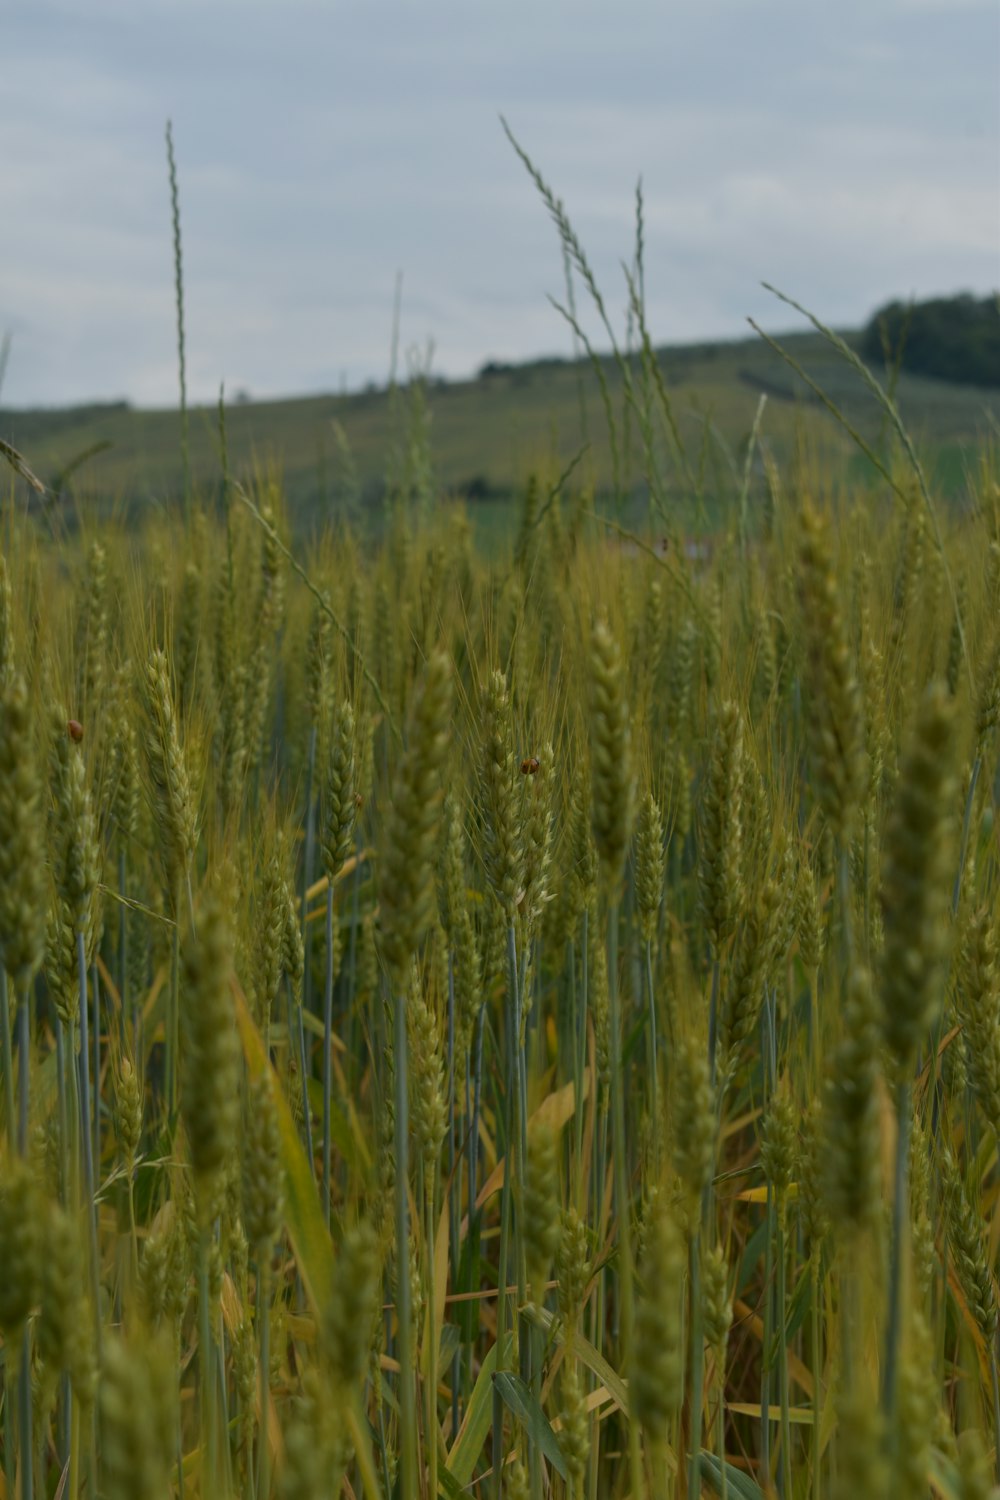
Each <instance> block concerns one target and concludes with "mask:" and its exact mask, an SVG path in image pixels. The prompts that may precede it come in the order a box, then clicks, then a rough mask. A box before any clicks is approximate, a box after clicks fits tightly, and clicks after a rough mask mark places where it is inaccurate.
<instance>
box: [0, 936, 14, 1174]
mask: <svg viewBox="0 0 1000 1500" xmlns="http://www.w3.org/2000/svg"><path fill="white" fill-rule="evenodd" d="M0 1041H2V1047H3V1097H4V1107H5V1110H6V1115H7V1142H8V1145H9V1147H10V1149H11V1150H13V1147H14V1141H15V1140H16V1138H17V1108H16V1106H15V1103H14V1046H13V1041H12V1039H11V1032H10V998H9V996H8V994H7V971H6V970H5V969H4V966H3V964H0Z"/></svg>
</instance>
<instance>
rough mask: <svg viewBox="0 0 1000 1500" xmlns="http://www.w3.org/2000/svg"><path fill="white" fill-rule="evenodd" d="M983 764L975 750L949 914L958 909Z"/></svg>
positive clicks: (980, 754)
mask: <svg viewBox="0 0 1000 1500" xmlns="http://www.w3.org/2000/svg"><path fill="white" fill-rule="evenodd" d="M982 766H983V756H982V751H981V750H977V751H976V758H975V760H974V761H973V763H972V775H971V776H970V777H969V790H968V792H967V793H966V797H965V812H964V813H963V815H962V840H961V843H960V844H959V849H958V868H957V869H956V871H955V884H954V887H953V889H952V893H951V914H952V916H954V915H955V913H956V912H957V911H958V903H959V901H960V899H961V896H962V877H963V875H964V874H965V861H966V857H967V855H968V852H969V830H970V828H971V826H972V808H973V805H974V803H975V800H976V786H977V785H978V782H979V773H980V771H981V770H982Z"/></svg>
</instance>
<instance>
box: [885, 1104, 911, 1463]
mask: <svg viewBox="0 0 1000 1500" xmlns="http://www.w3.org/2000/svg"><path fill="white" fill-rule="evenodd" d="M910 1120H911V1110H910V1083H909V1080H908V1079H901V1080H900V1081H899V1083H898V1084H897V1086H896V1170H895V1177H894V1192H893V1203H892V1247H891V1258H890V1262H889V1315H888V1319H887V1324H886V1335H885V1380H884V1384H883V1387H882V1407H883V1410H884V1412H885V1416H886V1422H887V1424H888V1428H889V1442H890V1444H891V1446H892V1451H893V1452H894V1453H895V1452H897V1451H898V1434H897V1433H896V1431H895V1426H896V1406H897V1395H898V1384H899V1351H900V1344H901V1342H902V1332H903V1329H902V1322H903V1242H904V1239H905V1236H906V1228H907V1223H908V1218H909V1204H908V1196H909V1195H908V1187H909V1182H908V1179H909V1161H910Z"/></svg>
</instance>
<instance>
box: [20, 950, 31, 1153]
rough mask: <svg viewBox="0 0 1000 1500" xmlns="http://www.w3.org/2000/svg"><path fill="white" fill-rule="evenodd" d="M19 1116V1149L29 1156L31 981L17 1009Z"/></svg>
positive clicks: (26, 986)
mask: <svg viewBox="0 0 1000 1500" xmlns="http://www.w3.org/2000/svg"><path fill="white" fill-rule="evenodd" d="M17 1053H18V1085H19V1093H18V1116H17V1149H18V1152H19V1154H20V1155H21V1156H23V1157H26V1156H27V1155H28V1102H29V1099H28V1096H29V1091H30V1088H31V1072H30V1070H31V981H30V980H29V981H28V983H27V984H26V985H25V986H24V991H23V993H22V995H21V1002H20V1004H19V1005H18V1007H17Z"/></svg>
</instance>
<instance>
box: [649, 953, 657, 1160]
mask: <svg viewBox="0 0 1000 1500" xmlns="http://www.w3.org/2000/svg"><path fill="white" fill-rule="evenodd" d="M646 995H647V998H648V1001H649V1098H650V1107H651V1108H652V1111H653V1140H654V1142H655V1149H656V1151H657V1154H658V1153H659V1145H660V1130H659V1124H660V1101H659V1071H660V1069H659V1060H658V1058H657V1052H656V993H655V991H654V989H653V945H652V943H651V942H647V943H646Z"/></svg>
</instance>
